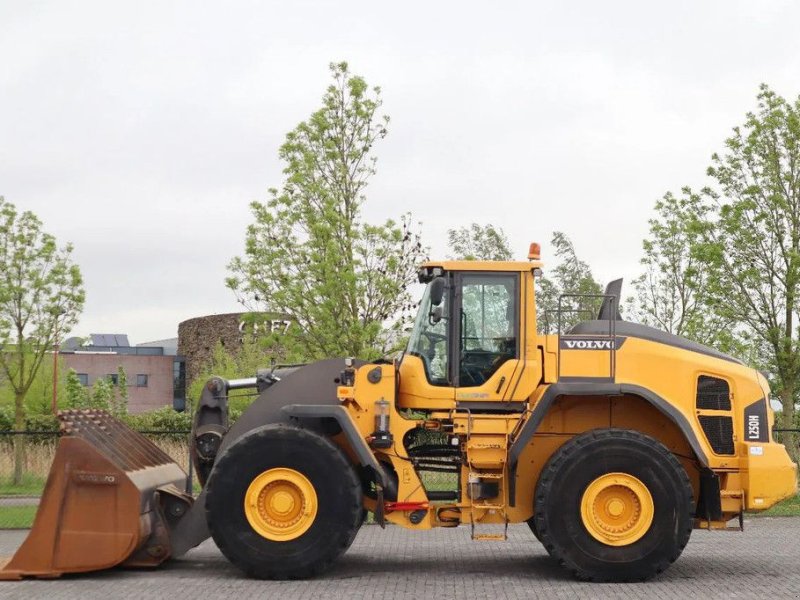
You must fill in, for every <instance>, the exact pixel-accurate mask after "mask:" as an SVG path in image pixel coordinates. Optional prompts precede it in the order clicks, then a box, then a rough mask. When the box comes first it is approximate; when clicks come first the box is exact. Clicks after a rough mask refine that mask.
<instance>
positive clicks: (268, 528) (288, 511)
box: [244, 468, 317, 542]
mask: <svg viewBox="0 0 800 600" xmlns="http://www.w3.org/2000/svg"><path fill="white" fill-rule="evenodd" d="M244 514H245V516H246V517H247V521H248V523H250V526H251V527H252V528H253V529H254V530H255V531H256V532H258V533H259V534H260V535H262V536H264V537H265V538H267V539H268V540H273V541H275V542H288V541H289V540H294V539H297V538H299V537H300V536H301V535H303V534H304V533H305V532H306V531H308V528H309V527H311V525H312V524H313V523H314V518H315V517H316V516H317V493H316V492H315V491H314V486H313V485H311V482H310V481H309V480H308V478H307V477H306V476H305V475H303V474H302V473H300V472H298V471H295V470H294V469H285V468H276V469H269V470H268V471H264V472H263V473H261V475H259V476H258V477H256V478H255V479H253V481H252V482H251V483H250V485H249V486H248V488H247V492H246V493H245V495H244Z"/></svg>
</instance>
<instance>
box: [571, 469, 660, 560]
mask: <svg viewBox="0 0 800 600" xmlns="http://www.w3.org/2000/svg"><path fill="white" fill-rule="evenodd" d="M654 512H655V509H654V507H653V497H652V496H651V495H650V490H648V489H647V486H646V485H645V484H643V483H642V482H641V481H639V480H638V479H637V478H636V477H634V476H633V475H628V474H627V473H607V474H606V475H601V476H600V477H598V478H597V479H595V480H594V481H593V482H592V483H590V484H589V486H588V487H587V488H586V491H585V492H583V498H581V519H582V520H583V526H584V527H585V528H586V531H588V532H589V534H590V535H591V536H592V537H593V538H594V539H596V540H597V541H599V542H602V543H604V544H607V545H609V546H628V545H630V544H633V543H634V542H635V541H637V540H639V539H640V538H641V537H642V536H643V535H644V534H645V533H647V531H648V530H649V529H650V526H651V525H652V524H653V514H654Z"/></svg>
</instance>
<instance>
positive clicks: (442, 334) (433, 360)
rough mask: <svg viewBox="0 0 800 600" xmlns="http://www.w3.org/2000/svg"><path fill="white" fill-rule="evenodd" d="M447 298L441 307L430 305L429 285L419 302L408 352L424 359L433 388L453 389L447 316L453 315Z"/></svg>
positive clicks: (445, 296)
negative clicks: (450, 386) (444, 387)
mask: <svg viewBox="0 0 800 600" xmlns="http://www.w3.org/2000/svg"><path fill="white" fill-rule="evenodd" d="M447 296H448V295H447V294H445V295H444V298H443V299H442V301H441V303H440V304H439V305H438V306H434V304H433V303H432V302H431V286H430V285H428V287H427V288H426V289H425V294H424V295H423V296H422V300H421V301H420V305H419V313H418V314H417V320H416V322H415V323H414V329H413V330H412V331H411V337H410V338H409V340H408V348H407V349H406V352H408V353H409V354H412V355H414V356H418V357H419V358H420V359H422V364H423V365H424V366H425V377H426V378H427V379H428V383H430V384H431V385H440V386H447V385H450V380H449V377H448V365H449V361H448V356H449V354H450V343H449V337H448V331H447V324H448V323H449V322H450V319H448V318H447V315H449V314H450V313H449V299H448V297H447ZM437 315H438V316H437Z"/></svg>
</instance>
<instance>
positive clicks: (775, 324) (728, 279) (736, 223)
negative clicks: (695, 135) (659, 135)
mask: <svg viewBox="0 0 800 600" xmlns="http://www.w3.org/2000/svg"><path fill="white" fill-rule="evenodd" d="M757 103H758V108H757V110H756V112H751V113H748V114H747V115H746V118H745V122H744V125H742V126H741V127H735V128H734V130H733V135H732V136H731V137H729V138H728V139H727V140H726V141H725V151H724V152H723V153H721V154H714V155H713V156H712V164H711V166H710V167H709V169H708V175H709V176H710V177H711V179H712V180H713V184H712V186H709V187H708V188H706V189H705V190H704V192H703V194H704V197H705V198H706V200H707V202H708V205H709V207H710V208H711V210H710V211H709V214H708V215H707V216H706V217H705V218H702V219H700V220H699V221H698V226H699V227H700V231H701V235H702V236H703V243H702V244H701V245H699V248H698V255H699V256H700V258H701V259H702V260H703V261H704V267H705V268H707V269H709V271H710V274H709V276H708V286H709V293H710V295H711V296H712V297H713V298H714V299H715V302H716V307H717V310H718V312H719V314H720V315H721V317H722V318H726V319H730V320H731V321H733V322H735V323H738V324H740V326H741V327H742V328H743V329H744V330H745V333H746V334H747V335H748V336H750V337H752V339H753V341H754V342H755V344H756V346H757V351H758V356H759V358H760V360H761V361H762V362H763V364H762V366H763V367H764V368H765V369H766V370H767V371H768V372H769V373H770V375H771V378H772V384H773V388H774V391H775V392H776V393H777V394H778V395H779V397H780V399H781V404H782V407H783V410H782V411H781V412H782V417H781V418H782V422H781V425H782V426H783V427H791V426H792V423H793V418H794V414H795V403H796V402H797V398H798V394H799V393H800V335H799V334H800V329H799V328H798V325H799V324H800V97H798V98H797V99H796V100H794V102H787V101H786V100H785V99H784V98H782V97H780V96H778V95H777V94H775V92H773V91H772V90H771V89H770V88H769V87H768V86H766V85H762V86H761V89H760V92H759V94H758V97H757ZM787 437H789V438H790V437H791V436H787ZM788 441H789V443H788V444H787V446H788V447H789V448H791V449H792V452H793V454H794V455H795V458H797V450H796V448H797V445H796V443H795V442H794V440H792V439H789V440H788Z"/></svg>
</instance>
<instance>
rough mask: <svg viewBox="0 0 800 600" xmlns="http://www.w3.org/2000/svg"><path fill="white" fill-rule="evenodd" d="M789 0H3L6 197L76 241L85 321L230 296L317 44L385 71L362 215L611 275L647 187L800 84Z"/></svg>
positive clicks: (796, 13) (157, 320)
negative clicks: (485, 229)
mask: <svg viewBox="0 0 800 600" xmlns="http://www.w3.org/2000/svg"><path fill="white" fill-rule="evenodd" d="M797 23H800V5H798V4H797V3H796V2H790V1H788V0H787V1H766V0H760V1H757V2H756V1H753V2H735V1H730V0H726V1H718V2H702V1H691V2H690V1H677V2H676V1H673V2H663V3H660V4H659V5H658V6H657V5H656V4H655V3H650V2H640V1H631V2H589V1H587V2H549V3H538V2H532V1H530V0H529V1H526V2H496V3H490V2H479V3H478V2H464V1H461V2H410V1H406V2H403V3H382V2H374V1H373V2H351V1H346V0H338V1H336V2H306V1H299V0H295V1H294V2H266V1H262V2H231V1H226V2H217V3H212V2H196V1H192V2H162V1H159V2H155V1H152V2H146V1H139V2H106V1H102V2H67V1H63V0H62V1H58V2H35V1H27V2H14V1H12V0H2V1H0V57H2V59H0V195H3V196H5V198H6V199H7V200H9V201H11V202H13V203H14V204H16V205H17V206H18V207H19V208H20V209H29V210H32V211H34V212H36V213H37V214H38V215H39V216H40V217H41V218H42V220H43V221H44V222H45V225H46V229H47V230H49V231H50V232H52V233H54V234H55V235H56V236H57V238H58V239H59V240H60V241H61V242H67V241H70V242H72V243H73V244H74V245H75V259H76V260H77V262H78V263H79V264H80V266H81V268H82V269H83V273H84V276H85V279H86V289H87V294H88V300H87V304H86V309H85V312H84V315H83V318H82V320H81V322H80V324H79V326H78V328H77V329H76V330H75V333H76V334H78V335H86V334H88V333H100V332H107V333H111V332H120V333H128V334H129V335H130V337H131V340H132V341H134V342H144V341H148V340H151V339H158V338H166V337H171V336H174V335H176V330H177V324H178V323H179V322H180V321H182V320H184V319H187V318H190V317H194V316H200V315H204V314H210V313H220V312H228V311H235V310H237V309H238V306H237V304H236V302H235V300H234V298H233V296H232V294H231V293H230V292H229V291H228V290H227V289H226V288H225V286H224V277H225V275H226V264H227V263H228V261H229V260H230V258H231V257H233V256H235V255H236V254H239V253H241V251H242V248H243V234H244V230H245V227H246V226H247V224H248V222H249V220H250V213H249V209H248V203H249V202H250V201H252V200H256V199H264V198H265V197H266V189H267V188H268V187H271V186H278V185H280V182H281V168H282V165H281V164H280V162H279V161H278V159H277V149H278V146H279V145H280V143H281V141H282V139H283V136H284V135H285V133H286V132H287V131H289V130H290V129H292V128H293V127H294V126H295V125H296V124H297V123H298V122H299V121H301V120H302V119H304V118H306V117H307V116H308V115H309V114H310V113H311V112H312V111H313V110H314V109H315V108H316V107H317V106H318V104H319V99H320V97H321V95H322V93H323V91H324V88H325V87H326V85H327V84H328V66H327V65H328V63H329V62H331V61H339V60H347V61H349V63H350V65H351V68H352V70H353V71H354V72H355V73H358V74H361V75H363V76H364V77H365V78H366V79H367V81H368V82H369V83H371V84H376V85H380V86H381V87H382V88H383V97H384V101H385V104H384V108H385V112H386V113H387V114H389V115H390V116H391V119H392V122H391V127H390V132H389V136H388V137H387V138H386V139H385V140H384V141H383V142H382V143H381V144H380V145H379V146H378V147H377V154H378V156H379V172H378V175H377V176H376V177H375V178H374V180H373V182H372V184H371V186H370V188H369V199H368V203H367V206H366V209H365V210H366V214H367V216H368V218H369V219H371V220H383V219H385V218H386V217H390V216H397V215H398V214H399V213H400V212H401V211H405V210H408V211H411V212H412V213H413V215H414V217H415V218H416V219H418V220H420V221H422V228H423V233H424V238H425V241H426V243H427V244H428V245H430V246H431V248H432V255H433V256H443V255H444V254H445V253H446V243H445V241H446V239H445V238H446V231H447V229H448V228H451V227H456V226H461V225H467V224H469V223H470V222H472V221H477V222H480V223H486V222H491V223H494V224H495V225H498V226H501V227H503V228H504V229H505V230H506V232H507V233H508V235H509V238H510V240H511V242H512V244H513V247H514V248H515V249H516V250H517V251H518V253H519V256H520V258H522V257H524V255H525V253H526V250H527V246H528V243H529V242H530V241H540V242H543V244H542V245H543V254H544V257H543V258H544V259H545V261H547V259H548V250H549V244H548V242H549V240H550V236H551V234H552V232H553V231H554V230H562V231H564V232H566V233H567V234H568V235H569V236H571V237H572V239H573V240H574V242H575V244H576V246H577V249H578V251H579V253H580V255H581V256H582V257H584V258H585V259H586V260H588V261H589V262H590V264H591V266H592V268H593V269H594V271H595V274H596V276H597V278H598V279H600V280H602V281H606V280H609V279H611V278H614V277H617V276H620V275H624V276H625V277H626V278H627V279H628V280H630V278H631V277H632V276H635V275H636V274H637V272H638V264H637V263H638V259H639V255H640V249H641V240H642V238H643V236H644V235H645V234H646V232H647V220H648V218H650V217H651V216H652V215H651V210H652V205H653V203H654V201H655V200H656V199H657V198H658V197H659V196H661V195H662V194H663V193H664V192H665V191H667V190H677V189H678V188H680V186H682V185H685V184H692V185H699V184H702V183H703V182H704V170H705V167H706V165H707V164H708V159H709V156H710V155H711V153H712V152H713V151H715V150H718V149H721V148H722V142H723V140H724V139H725V137H726V136H727V135H728V133H729V132H730V129H731V128H732V127H733V126H734V125H736V124H738V123H741V121H742V120H743V117H744V114H745V113H746V112H747V111H748V110H751V109H753V108H754V106H755V95H756V93H757V90H758V85H759V83H761V82H768V83H769V84H770V85H771V86H772V87H773V88H774V89H775V90H776V91H777V92H778V93H780V94H782V95H784V96H787V97H796V96H797V95H798V94H799V93H800V36H798V35H797V29H796V26H797Z"/></svg>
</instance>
